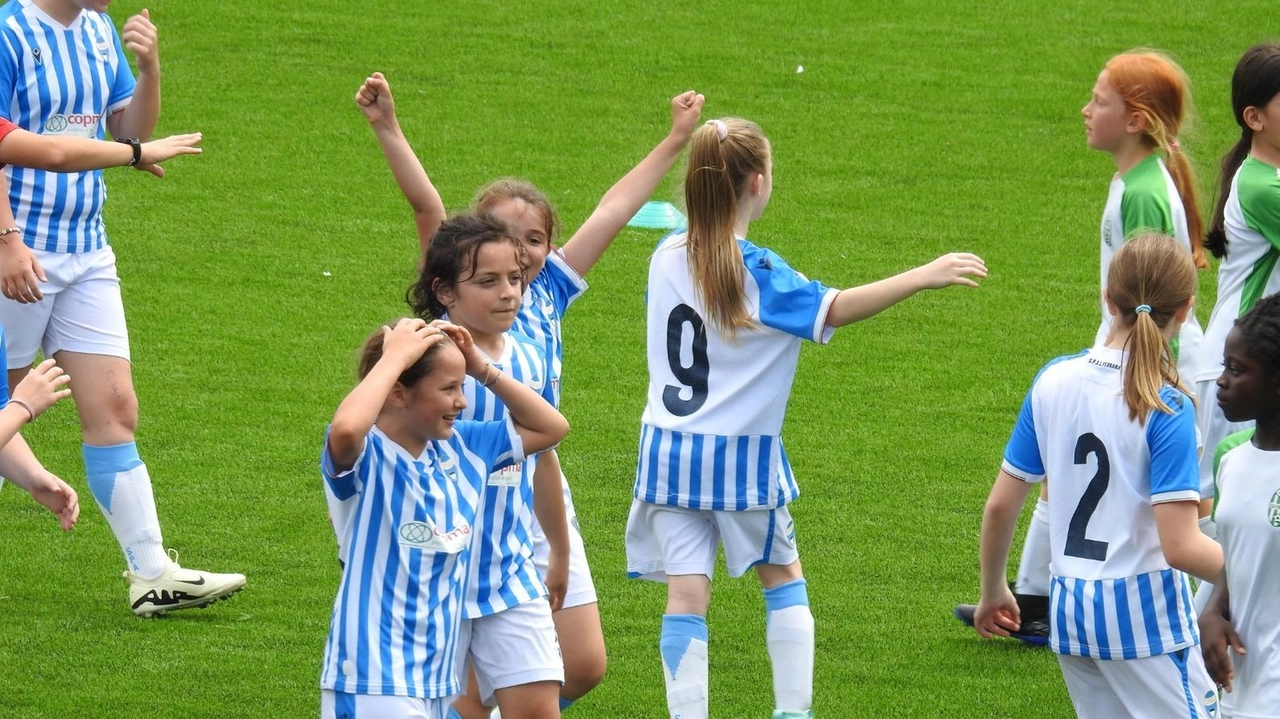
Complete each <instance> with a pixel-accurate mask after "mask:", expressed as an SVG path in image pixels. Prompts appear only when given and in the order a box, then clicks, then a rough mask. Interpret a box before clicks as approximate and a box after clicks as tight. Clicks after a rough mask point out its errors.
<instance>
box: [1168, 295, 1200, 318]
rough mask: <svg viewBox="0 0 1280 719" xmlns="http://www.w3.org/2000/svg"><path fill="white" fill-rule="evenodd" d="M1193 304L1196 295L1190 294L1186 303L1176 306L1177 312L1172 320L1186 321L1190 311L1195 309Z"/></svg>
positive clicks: (1194, 303)
mask: <svg viewBox="0 0 1280 719" xmlns="http://www.w3.org/2000/svg"><path fill="white" fill-rule="evenodd" d="M1195 306H1196V296H1195V295H1191V296H1190V297H1188V298H1187V301H1186V304H1184V305H1182V306H1181V307H1179V308H1178V312H1177V313H1176V314H1175V315H1174V316H1173V318H1174V320H1176V321H1177V322H1179V323H1182V322H1186V321H1187V318H1188V317H1190V316H1191V311H1192V310H1193V309H1195Z"/></svg>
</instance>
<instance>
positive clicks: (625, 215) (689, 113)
mask: <svg viewBox="0 0 1280 719" xmlns="http://www.w3.org/2000/svg"><path fill="white" fill-rule="evenodd" d="M705 100H706V98H704V97H703V96H702V95H699V94H698V93H696V92H694V91H693V90H690V91H688V92H686V93H683V94H680V95H677V96H676V97H674V98H672V100H671V132H670V133H668V134H667V136H666V137H665V138H663V140H662V142H659V143H658V146H657V147H655V148H653V150H652V151H651V152H650V153H649V154H648V155H647V156H645V158H644V159H643V160H641V161H640V164H638V165H636V166H635V167H634V168H632V169H631V172H628V173H627V174H626V175H624V176H623V177H622V179H621V180H618V182H617V183H616V184H614V186H613V187H610V188H609V191H608V192H606V193H605V194H604V197H602V198H600V203H599V204H597V205H596V209H595V211H593V212H592V213H591V216H590V217H588V218H587V221H586V222H585V223H583V225H582V227H581V228H579V229H578V231H577V232H575V233H573V237H570V238H569V241H568V242H566V243H565V244H564V248H563V250H562V252H563V253H564V258H565V260H567V261H568V262H569V265H570V266H571V267H573V269H574V270H575V271H577V273H578V274H579V275H581V276H583V277H585V276H586V275H587V273H588V272H590V271H591V268H592V267H594V266H595V264H596V262H597V261H598V260H599V259H600V257H601V256H602V255H604V252H605V250H607V249H609V245H610V244H612V243H613V240H614V238H616V237H617V236H618V233H619V232H621V231H622V228H623V227H625V226H626V224H627V222H628V221H629V220H630V219H631V218H632V217H634V216H635V214H636V212H638V211H639V210H640V207H641V205H643V204H644V203H645V202H646V201H647V200H648V199H649V197H650V196H651V195H652V194H653V191H654V190H656V189H658V183H660V182H662V178H663V177H665V176H666V174H667V172H668V171H669V170H670V169H671V166H672V165H674V164H675V162H676V159H677V158H678V157H680V151H681V150H683V149H684V146H685V145H687V144H689V138H690V137H691V136H692V135H693V129H694V127H696V126H697V124H698V116H699V115H701V114H702V104H703V102H705Z"/></svg>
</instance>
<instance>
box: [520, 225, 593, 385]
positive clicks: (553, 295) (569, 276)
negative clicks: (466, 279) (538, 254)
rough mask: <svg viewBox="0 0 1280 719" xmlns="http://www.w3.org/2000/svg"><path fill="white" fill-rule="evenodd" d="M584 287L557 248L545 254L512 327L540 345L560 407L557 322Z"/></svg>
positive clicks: (561, 355) (560, 356)
mask: <svg viewBox="0 0 1280 719" xmlns="http://www.w3.org/2000/svg"><path fill="white" fill-rule="evenodd" d="M586 291H587V281H586V280H584V279H582V277H581V276H580V275H578V273H577V271H576V270H574V269H573V267H571V266H569V262H568V261H567V260H565V258H564V255H563V254H561V253H560V251H559V250H555V251H553V252H552V253H551V254H549V255H547V263H546V264H545V265H543V266H542V271H541V272H539V273H538V275H537V277H534V278H533V281H532V282H530V283H529V289H527V290H526V291H525V293H524V298H523V299H522V300H521V302H520V310H519V311H518V312H517V313H516V321H515V325H514V326H513V327H512V329H514V330H515V331H517V332H519V333H520V334H523V335H525V336H526V337H530V338H532V339H533V341H534V342H537V343H538V344H539V345H542V349H543V353H544V355H545V356H546V358H547V361H548V362H550V363H551V388H552V392H554V393H555V398H556V401H555V403H554V404H555V407H556V408H559V407H560V372H561V366H562V362H563V360H564V342H563V341H562V340H561V337H560V322H561V321H562V320H563V319H564V314H565V312H567V311H568V309H569V305H571V304H573V302H574V300H576V299H578V298H579V297H581V296H582V293H583V292H586Z"/></svg>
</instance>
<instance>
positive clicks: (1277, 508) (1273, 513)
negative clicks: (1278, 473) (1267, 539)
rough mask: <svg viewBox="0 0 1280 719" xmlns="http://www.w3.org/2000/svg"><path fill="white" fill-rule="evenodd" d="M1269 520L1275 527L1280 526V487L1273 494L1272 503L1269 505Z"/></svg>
mask: <svg viewBox="0 0 1280 719" xmlns="http://www.w3.org/2000/svg"><path fill="white" fill-rule="evenodd" d="M1267 521H1269V522H1271V526H1273V527H1280V489H1277V490H1276V493H1275V494H1273V495H1271V504H1269V505H1267Z"/></svg>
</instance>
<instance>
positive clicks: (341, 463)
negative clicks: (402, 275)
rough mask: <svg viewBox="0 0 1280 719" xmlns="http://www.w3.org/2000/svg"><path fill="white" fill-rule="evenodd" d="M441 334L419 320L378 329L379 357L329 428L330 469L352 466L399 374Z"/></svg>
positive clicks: (442, 339)
mask: <svg viewBox="0 0 1280 719" xmlns="http://www.w3.org/2000/svg"><path fill="white" fill-rule="evenodd" d="M444 340H445V335H444V333H443V332H441V331H440V330H439V329H438V328H436V327H432V326H431V325H428V324H427V323H426V322H423V321H422V320H420V319H402V320H400V321H398V322H396V325H395V327H394V328H383V330H382V357H381V359H379V360H378V363H377V364H375V365H374V366H373V369H372V370H370V371H369V374H367V375H365V377H364V379H362V380H360V384H358V385H356V388H355V389H353V390H351V393H350V394H348V395H347V396H346V398H345V399H343V400H342V403H341V404H339V405H338V409H337V411H336V412H334V413H333V422H332V423H331V424H330V426H329V456H330V457H331V458H332V459H333V466H334V469H335V470H337V471H338V472H344V471H346V470H348V469H350V468H351V466H352V465H353V464H355V461H356V459H357V458H358V457H359V456H360V450H361V448H363V447H364V440H365V436H366V435H368V434H369V430H371V429H373V424H374V422H376V421H378V414H379V413H380V412H381V411H382V405H383V404H384V403H385V402H386V400H387V396H388V395H389V394H391V390H392V388H394V387H395V385H396V382H398V381H399V379H400V375H401V374H403V373H404V371H405V370H406V369H408V368H409V367H411V366H412V365H413V363H414V362H417V361H418V358H419V357H422V354H423V353H424V352H426V351H427V349H429V348H430V347H431V345H433V344H435V343H437V342H443V341H444Z"/></svg>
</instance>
